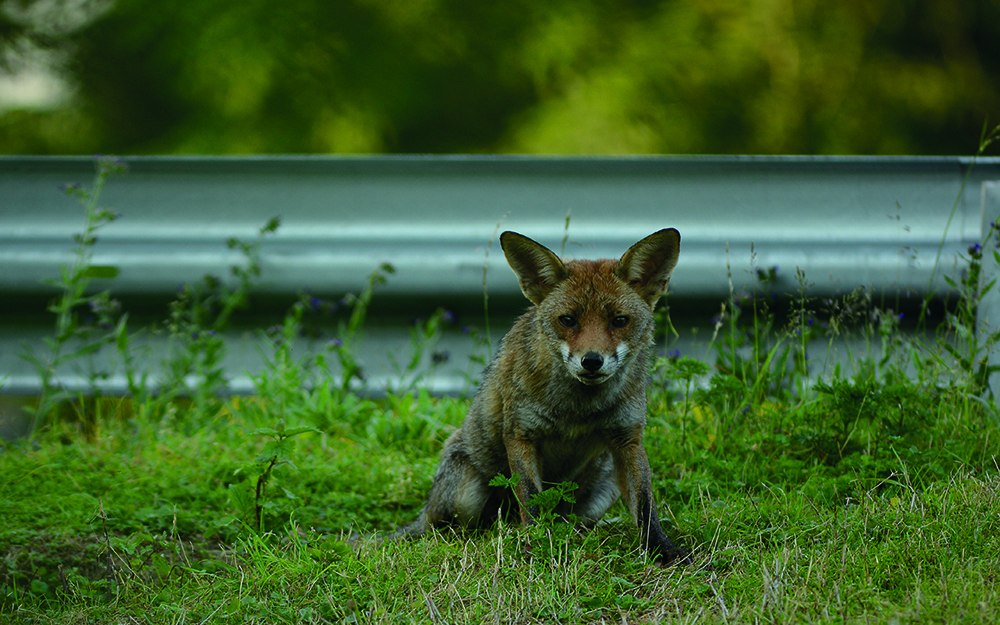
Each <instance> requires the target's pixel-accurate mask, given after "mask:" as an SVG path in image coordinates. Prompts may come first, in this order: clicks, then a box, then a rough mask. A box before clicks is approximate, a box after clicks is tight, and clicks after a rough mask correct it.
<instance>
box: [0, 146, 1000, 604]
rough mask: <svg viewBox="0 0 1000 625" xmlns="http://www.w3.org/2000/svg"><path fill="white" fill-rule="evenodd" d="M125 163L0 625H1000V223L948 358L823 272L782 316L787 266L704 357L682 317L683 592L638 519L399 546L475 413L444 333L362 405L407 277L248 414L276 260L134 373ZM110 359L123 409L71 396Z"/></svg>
mask: <svg viewBox="0 0 1000 625" xmlns="http://www.w3.org/2000/svg"><path fill="white" fill-rule="evenodd" d="M119 168H120V163H117V162H116V161H114V160H113V159H103V160H101V161H100V163H99V168H98V175H97V182H96V183H95V184H94V185H93V186H92V187H90V188H87V189H83V188H78V187H73V188H71V189H69V192H70V193H72V194H74V195H76V196H78V197H79V198H80V199H81V200H82V202H83V206H84V208H85V210H86V214H87V220H86V229H85V230H84V234H82V235H81V236H80V237H79V238H78V241H77V244H78V248H77V255H78V256H77V263H76V264H74V265H73V266H71V267H67V268H66V270H65V271H64V272H63V275H62V277H61V279H60V280H58V281H56V282H54V284H55V286H56V287H57V288H59V293H60V295H59V297H57V298H56V300H55V301H54V303H53V305H52V309H51V311H52V313H53V314H54V315H55V332H54V338H53V339H52V341H51V342H50V344H49V345H48V348H49V352H47V353H25V358H28V359H29V360H31V362H33V363H35V365H36V367H37V368H38V371H39V375H40V376H42V379H43V381H44V382H43V391H44V392H43V395H42V396H41V397H40V398H39V400H38V402H37V405H36V406H35V408H34V410H35V412H34V415H33V416H34V431H33V433H32V435H31V436H30V437H28V438H26V439H23V440H20V441H16V442H13V443H8V444H6V447H4V448H3V449H2V450H0V475H2V476H3V477H2V479H0V519H2V523H0V553H2V555H3V558H2V559H0V621H4V620H5V621H7V622H17V623H66V624H69V623H90V622H108V623H111V622H113V623H237V622H239V623H246V622H252V623H284V622H287V623H338V624H340V623H396V622H431V623H444V622H465V623H480V622H483V623H511V622H518V623H522V622H523V623H553V622H559V623H596V622H608V623H623V622H624V623H638V622H654V621H657V622H659V621H666V622H683V623H745V622H840V623H854V622H869V621H875V622H900V623H904V622H918V621H919V622H963V623H990V624H993V623H997V622H1000V590H998V587H1000V584H998V578H997V576H998V575H1000V573H998V571H1000V464H998V463H1000V458H998V454H997V451H996V450H997V449H998V442H1000V413H998V410H997V407H996V398H995V397H993V396H992V394H991V392H990V389H989V376H990V374H992V373H996V372H995V369H996V367H993V368H991V367H990V365H989V361H988V355H989V353H990V350H995V349H996V348H997V347H996V344H997V342H998V340H1000V335H998V334H994V335H986V334H984V333H983V332H981V331H980V328H979V326H977V320H976V305H977V303H978V302H979V301H980V300H981V298H982V297H983V296H984V295H986V294H987V293H990V292H992V289H995V288H998V287H997V286H996V285H995V284H994V283H993V282H991V281H987V280H986V279H985V278H984V277H983V276H984V275H985V274H983V272H982V271H981V269H982V267H983V263H984V262H998V263H1000V251H998V241H1000V227H994V228H993V230H991V231H990V233H989V235H988V236H987V238H986V239H985V240H984V241H982V242H980V243H979V244H977V245H974V246H972V247H970V248H969V250H967V253H966V254H965V256H964V259H963V260H964V267H965V269H964V271H963V272H962V273H961V275H954V276H949V278H948V279H949V280H950V281H951V284H952V286H953V290H954V293H956V294H957V295H955V296H954V297H953V298H952V300H951V301H949V302H947V314H946V315H944V317H943V319H944V321H943V322H942V323H941V324H940V325H939V326H938V327H937V328H932V329H930V330H931V332H929V333H927V334H923V335H913V334H904V333H903V332H901V331H900V329H899V328H900V324H901V323H914V324H926V323H927V321H926V319H927V317H925V316H924V315H923V314H920V315H919V317H920V318H919V319H914V320H910V319H905V318H903V317H902V315H901V314H900V312H899V311H897V310H893V309H892V308H891V306H888V305H885V303H884V302H876V301H873V299H872V297H870V296H869V295H867V294H866V293H865V292H864V291H861V290H859V291H856V292H854V293H851V294H849V295H847V296H845V297H843V298H841V299H839V300H813V299H810V298H809V297H807V295H806V292H807V289H806V284H807V283H806V281H807V279H808V276H804V275H801V274H800V275H799V276H798V281H799V284H800V285H801V289H800V290H799V291H798V292H795V293H777V294H776V293H773V292H772V288H771V287H772V284H773V278H774V269H771V268H761V269H759V270H756V271H755V272H754V273H755V275H756V276H757V280H756V282H755V284H752V285H748V286H747V287H746V288H740V289H739V290H736V289H734V291H733V293H732V295H731V297H730V298H729V300H728V301H726V302H724V303H723V304H722V306H721V308H720V314H719V315H718V317H717V318H716V319H715V326H714V333H713V335H712V336H711V337H706V339H705V340H706V341H707V342H708V343H709V344H710V346H711V350H712V353H713V357H712V358H711V359H710V361H708V362H703V361H701V360H696V359H693V358H691V357H689V356H687V355H684V354H681V353H679V352H677V351H676V350H673V349H671V340H672V338H673V337H675V336H676V332H677V331H680V330H682V329H677V328H674V327H673V325H672V324H671V321H670V318H669V315H668V314H667V313H666V312H662V313H661V315H662V316H661V325H662V327H663V337H662V338H663V344H662V354H661V356H660V357H659V358H658V360H657V363H656V367H655V369H654V371H653V373H652V378H651V379H652V381H651V384H650V387H649V393H648V395H649V405H650V410H649V424H648V427H647V430H646V434H645V439H644V440H645V446H646V449H647V451H648V454H649V459H650V464H651V466H652V469H653V474H654V486H655V488H656V491H657V492H656V497H657V501H658V502H660V505H661V517H662V518H663V522H664V526H665V528H666V529H667V532H668V534H669V535H670V536H671V538H673V539H675V542H677V543H679V544H681V545H683V546H685V547H686V548H688V549H690V550H691V551H692V553H693V557H694V562H693V564H692V565H690V566H676V567H672V568H660V567H657V566H655V565H653V564H652V563H651V562H650V561H649V560H648V559H647V558H646V556H645V555H644V554H643V552H642V551H641V550H640V549H639V548H638V544H637V543H636V534H635V532H634V531H632V530H631V529H630V524H631V520H630V519H629V517H628V514H627V512H626V511H625V510H624V508H622V507H621V504H616V506H615V507H614V508H613V509H612V511H611V512H610V513H609V514H608V515H607V517H606V519H605V521H604V522H603V523H601V524H600V525H598V526H597V527H596V528H594V529H593V530H589V531H584V530H580V529H578V528H575V527H573V526H572V525H571V524H567V523H563V522H560V521H559V520H558V519H555V518H551V517H547V518H545V519H543V521H542V522H541V523H540V524H539V525H538V526H536V527H533V528H530V529H527V530H526V529H522V528H520V527H519V526H517V525H511V524H507V523H504V522H499V523H498V524H497V525H494V526H493V527H492V528H490V529H488V530H484V531H481V532H473V533H460V532H454V531H442V532H440V533H437V534H434V535H431V536H428V537H426V538H423V539H421V540H418V541H414V542H406V543H385V542H380V541H379V540H377V536H378V535H380V534H382V533H385V532H388V531H391V530H392V529H393V528H394V527H395V526H398V525H401V524H404V523H407V522H409V521H411V520H412V519H413V518H414V517H415V516H416V514H417V512H418V510H419V508H420V506H421V505H422V503H423V501H424V498H425V496H426V494H427V491H428V489H429V486H430V481H431V477H432V475H433V471H434V468H435V466H436V464H437V454H438V453H439V451H440V449H441V447H442V444H443V442H444V440H445V439H446V438H447V436H448V435H449V434H450V433H451V432H452V431H454V429H455V428H457V427H459V425H460V424H461V422H462V419H463V418H464V415H465V411H466V408H467V405H468V398H448V397H432V396H430V395H429V394H428V393H427V392H425V391H423V390H422V389H421V386H420V371H419V366H420V363H421V362H425V361H426V359H422V358H419V357H418V356H420V355H421V354H422V353H423V352H424V350H427V349H430V348H431V346H432V345H433V343H434V337H435V336H436V334H437V333H438V332H439V324H440V323H442V322H443V321H444V320H446V319H447V317H448V313H447V312H445V311H438V312H437V313H436V314H435V315H432V316H431V318H430V320H428V321H426V322H424V323H421V324H418V325H417V326H415V328H414V336H413V352H414V353H413V356H414V357H413V358H409V359H405V358H404V359H401V360H400V366H401V368H402V370H403V372H404V373H405V375H403V376H401V379H404V380H408V381H410V383H407V384H406V385H405V386H404V387H403V388H400V389H398V390H396V391H394V392H391V393H390V394H389V395H388V396H386V397H384V398H382V399H371V398H366V397H365V396H363V395H362V394H359V393H357V392H356V390H355V389H356V388H357V384H358V383H359V382H360V377H359V375H360V370H359V367H358V363H357V362H356V360H355V357H354V346H355V341H356V338H357V335H358V332H359V331H360V329H361V328H362V327H363V325H364V322H365V316H366V311H367V307H368V304H369V303H370V301H371V298H372V296H373V293H374V291H375V289H376V287H377V285H378V284H380V283H381V282H383V281H385V280H387V279H388V280H391V273H392V268H391V267H390V266H382V267H378V268H373V273H372V275H371V276H370V278H369V279H368V281H367V282H366V283H365V284H364V285H361V289H360V291H359V292H358V293H356V294H349V295H345V296H344V297H343V298H342V299H340V300H338V301H336V302H329V301H322V300H319V299H316V298H314V297H311V296H309V295H303V296H302V298H301V299H300V300H299V301H297V302H296V303H295V304H294V305H292V306H291V308H290V309H289V311H288V313H287V315H286V316H285V319H284V322H283V324H281V325H280V326H276V327H274V328H269V329H261V332H260V344H261V349H262V350H263V352H264V353H266V354H267V365H266V367H265V369H264V370H263V371H262V372H260V374H259V375H258V376H257V377H256V378H255V384H256V392H255V393H254V395H253V396H250V397H231V398H227V397H225V396H224V394H222V393H221V392H220V391H221V390H223V384H224V379H223V377H222V369H221V364H220V363H221V355H220V354H221V350H222V349H224V345H223V343H222V340H221V338H219V336H218V333H219V332H221V331H222V330H223V329H224V327H225V325H226V323H227V322H228V318H229V316H230V315H231V314H232V313H233V311H235V310H237V309H239V308H240V307H242V306H246V305H247V302H248V299H247V298H248V294H249V293H250V292H251V291H252V288H253V285H254V282H255V280H256V279H257V277H258V276H259V273H260V267H259V264H258V263H257V260H256V259H257V250H258V246H259V241H249V242H245V241H238V240H233V241H231V242H230V246H231V247H232V248H233V249H238V250H240V251H241V252H242V253H243V255H244V258H245V262H244V263H243V264H242V265H240V266H239V267H237V268H235V269H234V275H235V278H236V279H235V280H234V281H233V282H232V283H233V284H234V285H235V286H226V284H225V283H224V281H220V280H218V279H215V278H211V277H207V278H206V279H205V280H204V281H203V282H202V283H199V284H195V285H189V286H188V287H185V288H184V289H183V290H182V291H181V292H180V293H179V295H178V299H177V301H176V302H175V303H174V304H173V305H172V306H171V314H170V319H169V320H168V321H167V323H166V324H165V327H166V328H167V330H166V331H169V332H170V333H171V337H172V341H173V342H172V348H171V350H170V352H169V353H166V354H162V355H160V358H161V359H162V368H161V370H162V375H161V380H164V381H165V383H163V384H162V385H160V386H154V385H153V384H151V383H150V380H148V379H145V378H143V377H141V376H140V375H139V374H138V373H135V371H136V370H137V369H136V368H135V367H134V366H133V364H134V362H135V359H136V358H137V357H140V355H137V354H136V353H135V350H134V347H132V346H130V343H129V336H130V335H129V330H128V323H127V317H126V316H124V315H123V314H121V312H120V311H119V310H118V309H117V307H116V304H115V301H114V300H113V299H112V298H111V295H110V294H109V293H107V292H103V293H100V294H97V295H94V294H93V293H94V292H95V290H94V289H92V288H89V287H91V286H92V284H91V282H92V281H94V280H101V279H103V278H106V277H110V276H111V275H112V274H114V268H110V267H94V266H93V265H92V264H89V258H90V256H89V252H88V251H89V249H90V247H91V246H93V245H94V244H95V242H96V237H95V236H94V232H95V231H96V230H97V229H99V228H100V227H101V225H102V224H103V223H106V222H107V221H108V220H109V219H113V218H114V215H113V214H111V213H108V212H106V211H105V210H104V209H101V208H100V207H99V193H100V188H101V186H102V185H103V184H104V181H105V179H106V178H107V177H109V176H111V175H113V174H114V173H115V172H116V170H117V169H119ZM279 227H280V224H279V223H278V222H277V220H274V221H272V222H270V223H268V224H266V225H264V226H263V227H262V229H261V232H260V236H261V237H266V236H268V235H269V234H270V233H271V232H274V231H275V230H276V229H277V228H279ZM317 314H329V315H335V316H336V318H337V319H339V320H340V323H339V326H338V330H337V332H336V335H335V336H330V337H329V339H328V340H327V341H326V342H325V348H324V349H323V350H320V352H317V353H313V354H310V355H308V356H300V355H298V354H293V352H292V350H291V347H290V344H291V341H292V339H293V338H295V337H297V336H299V335H301V334H303V333H306V332H310V331H312V328H311V325H310V323H311V318H312V316H313V315H317ZM848 336H851V337H855V338H860V339H862V340H861V341H859V342H854V343H852V344H861V345H865V346H866V347H865V348H864V349H863V350H860V351H859V352H858V353H852V354H850V362H851V363H852V366H850V367H843V368H841V367H834V368H831V369H830V370H828V371H824V372H816V371H813V370H812V369H811V367H812V366H813V365H812V361H811V360H810V358H809V354H810V353H811V352H819V351H822V350H826V349H829V348H830V347H831V346H832V345H833V344H834V342H835V341H842V339H844V338H845V337H848ZM915 336H925V337H926V336H930V337H932V338H930V339H925V338H914V337H915ZM109 351H110V352H112V353H114V354H116V355H117V356H116V357H117V358H118V359H119V360H118V362H119V364H120V366H122V367H124V368H125V369H126V370H127V371H129V372H130V377H129V380H130V391H131V392H130V397H128V398H117V397H104V396H101V394H100V392H99V388H98V385H96V383H95V386H94V389H92V392H90V393H88V394H86V395H73V394H69V393H66V392H65V391H64V390H62V389H61V387H60V386H59V383H58V379H57V378H55V377H54V376H53V375H52V371H53V366H54V365H55V364H65V363H72V364H74V365H79V367H81V370H88V371H92V374H93V375H92V378H91V379H94V380H95V382H96V380H97V379H99V376H100V375H101V369H100V366H99V365H98V364H95V362H97V361H96V360H95V359H94V355H95V354H99V353H100V354H104V355H107V353H108V352H109ZM462 366H464V363H463V365H462ZM86 367H91V369H84V368H86ZM819 374H821V375H819ZM191 380H195V382H191ZM572 490H573V488H572V485H571V484H564V485H560V486H559V487H558V488H554V489H550V490H549V491H547V492H546V493H545V494H546V495H547V497H548V499H550V500H551V501H550V502H549V503H551V504H555V503H557V501H558V498H564V497H565V498H571V497H572ZM543 507H544V506H543ZM529 544H530V546H531V549H530V553H529V551H528V548H527V547H528V545H529Z"/></svg>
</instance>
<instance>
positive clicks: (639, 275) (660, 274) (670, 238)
mask: <svg viewBox="0 0 1000 625" xmlns="http://www.w3.org/2000/svg"><path fill="white" fill-rule="evenodd" d="M680 251H681V235H680V233H679V232H677V231H676V230H674V229H673V228H666V229H664V230H660V231H659V232H654V233H653V234H651V235H649V236H648V237H646V238H645V239H643V240H642V241H639V242H638V243H636V244H635V245H633V246H632V247H630V248H628V251H627V252H625V254H623V255H622V257H621V259H620V260H619V261H618V267H617V268H615V273H616V274H617V275H618V277H619V278H621V279H622V280H624V281H625V282H628V283H629V285H630V286H631V287H632V288H633V289H635V290H636V292H637V293H639V296H640V297H642V299H644V300H646V303H647V304H649V305H650V307H652V306H655V305H656V302H657V300H659V299H660V297H661V296H662V295H663V294H664V293H666V292H667V284H669V283H670V273H671V272H672V271H673V270H674V267H676V266H677V255H678V254H679V253H680Z"/></svg>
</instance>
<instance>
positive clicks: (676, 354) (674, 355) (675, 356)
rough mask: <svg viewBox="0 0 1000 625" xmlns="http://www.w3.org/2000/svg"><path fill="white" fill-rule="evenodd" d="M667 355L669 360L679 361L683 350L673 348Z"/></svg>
mask: <svg viewBox="0 0 1000 625" xmlns="http://www.w3.org/2000/svg"><path fill="white" fill-rule="evenodd" d="M665 355H666V357H667V360H669V361H671V362H677V361H678V360H680V357H681V350H679V349H672V350H670V351H669V352H667V353H666V354H665Z"/></svg>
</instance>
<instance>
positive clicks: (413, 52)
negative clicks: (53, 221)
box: [0, 0, 1000, 154]
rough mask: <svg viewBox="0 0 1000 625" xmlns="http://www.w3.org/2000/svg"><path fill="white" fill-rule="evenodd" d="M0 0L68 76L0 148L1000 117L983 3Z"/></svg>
mask: <svg viewBox="0 0 1000 625" xmlns="http://www.w3.org/2000/svg"><path fill="white" fill-rule="evenodd" d="M0 7H2V8H3V10H2V11H0V53H2V54H0V59H2V60H0V64H4V65H7V67H8V68H9V69H16V68H15V67H14V66H15V65H16V64H17V58H18V53H19V52H23V51H24V50H25V49H28V48H30V47H34V48H35V49H41V50H45V51H48V52H49V53H50V54H51V57H50V58H52V59H55V61H56V64H57V66H58V67H60V68H61V70H62V71H63V73H64V75H65V76H66V77H67V78H68V80H69V82H70V84H71V85H72V96H71V97H70V98H68V99H67V100H66V101H65V102H64V103H63V104H61V105H60V106H58V107H56V108H54V109H51V110H42V111H39V110H16V109H15V110H11V109H8V110H6V111H0V152H4V153H39V154H51V153H93V152H95V151H100V152H105V153H107V152H115V153H164V154H208V153H211V154H242V153H383V152H390V153H450V152H472V153H566V154H585V153H610V154H616V153H620V154H649V153H675V154H684V153H764V154H775V153H787V154H968V153H971V152H973V151H974V150H975V141H976V139H977V138H978V137H979V136H980V132H981V129H982V127H983V123H984V121H986V120H987V118H989V117H990V116H991V115H992V120H991V121H992V122H993V123H991V126H992V125H993V124H995V121H996V117H997V115H998V114H1000V3H998V2H997V1H996V0H965V1H963V2H952V1H951V0H844V1H841V2H817V1H815V0H742V1H740V0H733V1H723V0H661V1H657V0H622V1H618V2H613V1H611V0H530V1H526V0H510V1H508V2H502V3H484V2H468V1H464V0H333V1H331V0H285V1H283V2H272V1H265V0H243V1H241V2H231V1H229V0H200V1H199V2H179V1H177V0H117V1H116V2H112V3H107V2H92V1H91V2H87V1H84V2H78V1H76V0H72V1H71V0H6V1H5V2H2V3H0ZM81 7H82V8H81ZM995 150H996V148H995V147H994V148H993V151H995Z"/></svg>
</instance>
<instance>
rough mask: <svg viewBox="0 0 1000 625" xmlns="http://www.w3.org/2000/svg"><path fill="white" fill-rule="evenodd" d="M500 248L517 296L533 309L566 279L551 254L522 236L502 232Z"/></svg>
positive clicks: (561, 263) (557, 259)
mask: <svg viewBox="0 0 1000 625" xmlns="http://www.w3.org/2000/svg"><path fill="white" fill-rule="evenodd" d="M500 247H502V248H503V253H504V256H506V257H507V263H508V264H509V265H510V268H511V269H513V270H514V274H515V275H516V276H517V281H518V283H519V284H520V285H521V292H522V293H524V296H525V297H527V298H528V300H529V301H530V302H531V303H532V304H535V305H536V306H537V305H539V304H541V303H542V300H543V299H545V297H546V296H547V295H548V294H549V293H551V292H552V289H554V288H556V286H557V285H558V284H559V283H560V282H562V281H563V280H565V279H566V278H568V277H569V272H568V271H567V270H566V265H564V264H563V262H562V261H561V260H559V257H558V256H556V255H555V254H554V253H553V252H552V250H550V249H549V248H547V247H545V246H544V245H542V244H540V243H537V242H535V241H532V240H531V239H529V238H528V237H526V236H524V235H523V234H518V233H516V232H510V231H508V232H504V233H503V234H501V235H500Z"/></svg>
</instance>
